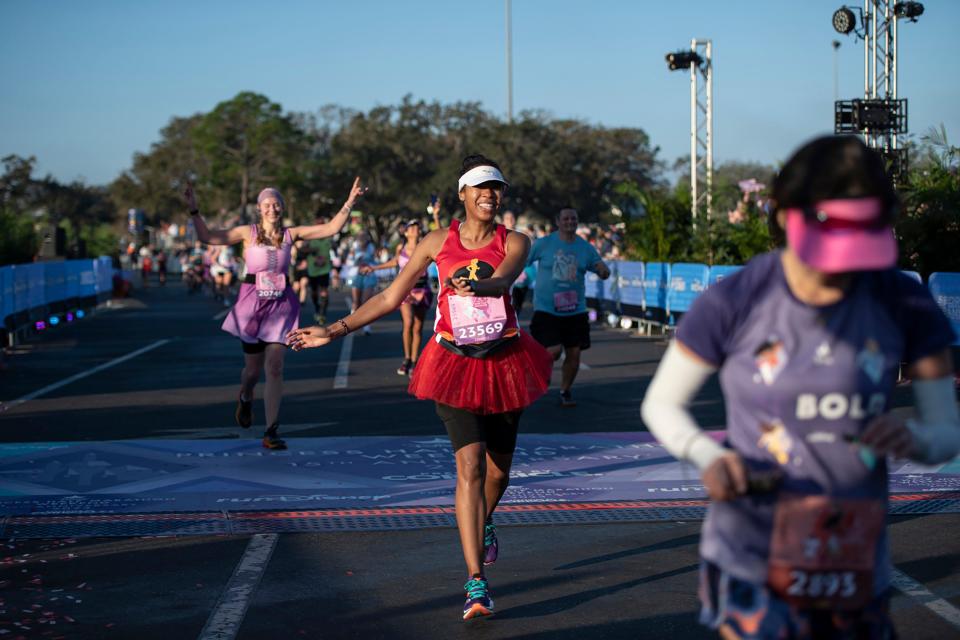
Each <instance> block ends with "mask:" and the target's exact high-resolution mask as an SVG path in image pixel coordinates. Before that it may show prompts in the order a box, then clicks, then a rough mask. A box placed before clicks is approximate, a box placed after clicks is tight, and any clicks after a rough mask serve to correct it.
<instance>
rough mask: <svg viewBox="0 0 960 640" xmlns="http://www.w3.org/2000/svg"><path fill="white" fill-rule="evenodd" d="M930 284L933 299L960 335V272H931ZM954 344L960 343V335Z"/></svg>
mask: <svg viewBox="0 0 960 640" xmlns="http://www.w3.org/2000/svg"><path fill="white" fill-rule="evenodd" d="M928 286H929V287H930V293H931V294H932V295H933V299H934V300H936V301H937V304H938V305H940V308H941V309H943V312H944V313H945V314H946V315H947V317H948V318H950V324H951V325H952V326H953V332H954V333H955V334H957V336H960V273H943V272H937V273H931V274H930V280H929V284H928ZM954 344H955V345H960V337H958V338H957V340H955V341H954Z"/></svg>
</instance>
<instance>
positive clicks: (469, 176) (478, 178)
mask: <svg viewBox="0 0 960 640" xmlns="http://www.w3.org/2000/svg"><path fill="white" fill-rule="evenodd" d="M491 181H496V182H502V183H503V184H504V185H505V186H506V185H509V184H510V183H509V182H507V181H506V180H505V179H504V177H503V174H502V173H500V170H499V169H497V168H496V167H491V166H489V165H483V166H480V167H474V168H473V169H470V171H467V172H466V173H465V174H463V175H462V176H460V180H459V181H458V182H457V191H460V190H462V189H463V188H464V187H465V186H467V185H470V186H471V187H475V186H477V185H478V184H483V183H484V182H491Z"/></svg>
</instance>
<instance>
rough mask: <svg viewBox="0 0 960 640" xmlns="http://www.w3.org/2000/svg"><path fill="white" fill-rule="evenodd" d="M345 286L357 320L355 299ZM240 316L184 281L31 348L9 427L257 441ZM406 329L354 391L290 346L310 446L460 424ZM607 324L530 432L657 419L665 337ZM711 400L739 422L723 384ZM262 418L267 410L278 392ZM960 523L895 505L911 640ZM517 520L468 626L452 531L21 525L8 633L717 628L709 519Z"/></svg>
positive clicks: (290, 418)
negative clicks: (226, 323)
mask: <svg viewBox="0 0 960 640" xmlns="http://www.w3.org/2000/svg"><path fill="white" fill-rule="evenodd" d="M333 301H334V302H333V305H332V309H331V312H332V313H331V316H333V317H336V316H337V315H338V314H342V313H344V312H345V307H344V300H343V294H335V296H334V298H333ZM222 311H223V307H221V306H218V305H217V304H216V303H214V301H213V300H212V299H210V298H208V297H204V296H188V295H187V294H186V293H185V291H184V290H183V289H182V288H181V287H180V286H179V285H177V284H173V285H169V286H168V287H167V288H165V289H159V288H156V287H153V288H150V289H147V290H145V291H144V290H140V291H138V292H137V294H136V297H135V298H133V299H129V300H126V301H121V302H120V303H119V304H116V305H115V306H113V307H112V308H110V309H106V310H103V311H101V312H99V313H97V314H96V315H95V316H94V317H91V318H87V319H84V320H83V321H81V322H79V323H76V324H74V325H70V326H67V327H62V328H57V329H56V330H53V331H50V332H48V333H47V334H45V335H42V336H40V337H39V338H38V339H36V340H34V341H32V342H31V343H29V344H28V345H25V346H23V347H21V348H19V349H18V350H17V353H16V354H14V355H13V356H12V357H11V358H10V360H9V364H10V368H9V369H8V370H6V371H2V372H0V401H2V402H3V403H4V404H3V405H2V406H0V430H2V433H3V441H4V442H50V441H78V440H112V439H129V438H134V439H136V438H170V437H173V438H187V439H197V438H213V437H238V435H241V434H239V432H238V430H237V428H236V427H235V426H234V425H233V418H232V415H233V408H234V402H235V397H236V392H237V384H238V380H239V372H240V367H241V364H242V357H241V353H240V348H239V346H238V344H237V343H236V341H235V340H234V339H232V338H230V337H229V336H227V335H226V334H224V333H222V332H221V331H220V330H219V321H218V320H217V319H215V317H216V316H218V315H220V314H221V312H222ZM304 319H305V320H306V319H307V313H306V312H305V313H304ZM399 327H400V323H399V315H398V314H393V315H392V316H390V317H388V318H386V319H384V320H382V321H380V322H378V323H376V325H375V326H374V333H373V335H371V336H363V335H357V336H356V337H355V339H354V340H353V347H352V352H351V354H350V364H349V376H348V378H347V381H348V385H347V388H345V389H334V379H335V376H336V372H337V368H338V363H339V362H340V360H341V356H342V353H341V348H342V343H334V344H333V345H332V346H331V347H328V348H323V349H317V350H311V351H309V352H304V353H289V354H288V358H287V363H286V371H285V377H286V382H285V397H284V401H283V407H282V409H281V416H282V424H283V425H289V427H290V432H289V437H288V440H289V441H290V442H291V445H292V446H296V439H297V437H303V436H309V437H323V436H340V435H386V434H417V435H421V434H423V435H442V434H443V430H442V426H441V425H440V423H439V420H438V419H437V418H436V416H435V414H434V410H433V407H432V405H431V404H430V403H425V402H418V401H415V400H413V399H411V398H410V397H408V396H407V395H406V392H405V388H406V385H405V381H404V379H403V378H401V377H400V376H398V375H397V374H396V373H395V369H396V367H397V365H398V364H399V363H400V360H401V356H402V351H401V348H400V340H399ZM593 339H594V348H592V349H591V350H589V351H587V352H586V353H585V354H584V362H585V363H586V365H587V366H588V367H589V368H587V369H584V370H582V371H581V373H580V377H579V379H578V381H577V385H576V386H575V388H574V391H575V395H576V398H577V400H578V401H579V406H578V407H576V408H575V409H562V408H561V407H559V403H558V401H557V397H556V394H555V393H553V394H551V395H549V396H547V397H545V398H543V399H541V400H540V401H539V402H538V403H537V404H535V405H534V406H533V407H531V408H530V409H529V410H528V411H527V412H526V413H525V414H524V417H523V423H522V432H527V433H578V432H591V431H638V430H642V429H643V426H642V424H641V422H640V419H639V415H638V413H639V412H638V407H639V403H640V400H641V398H642V395H643V392H644V389H645V387H646V384H647V382H648V381H649V378H650V376H651V375H652V373H653V371H654V369H655V367H656V364H657V362H658V359H659V357H660V355H661V354H662V351H663V348H664V346H665V345H664V344H663V342H662V341H661V340H658V339H650V338H639V337H635V336H630V335H628V334H626V333H623V332H620V331H613V330H604V329H599V328H598V329H596V330H595V331H594V333H593ZM141 350H142V351H141ZM138 352H139V353H138ZM134 353H138V355H134V356H133V357H129V358H128V359H126V360H124V361H122V362H119V363H116V364H113V365H112V366H109V367H107V368H103V369H100V370H97V367H101V366H103V365H104V364H107V363H112V362H114V361H115V360H117V359H119V358H123V357H125V356H128V355H129V354H134ZM73 377H75V378H74V379H73V380H72V381H70V382H68V383H66V384H63V383H64V381H66V380H70V379H71V378H73ZM38 391H43V393H41V394H39V395H36V396H35V397H31V396H32V395H33V394H36V393H37V392H38ZM897 399H898V402H899V403H901V404H902V403H905V402H908V401H909V392H908V391H907V390H904V391H901V392H899V393H898V398H897ZM694 412H695V414H696V415H697V417H698V419H699V420H700V421H701V424H703V425H705V426H707V427H709V428H720V427H721V426H722V424H723V407H722V401H721V399H720V393H719V389H718V387H717V386H716V383H715V382H711V383H710V384H709V385H708V386H707V388H706V389H705V390H704V392H703V393H702V394H701V397H700V398H699V399H698V401H697V402H696V404H695V406H694ZM256 417H257V418H258V424H259V425H260V426H262V409H261V406H260V405H259V403H258V404H257V406H256ZM317 424H319V425H320V426H314V427H311V426H310V425H317ZM243 437H253V436H252V435H243ZM958 525H960V516H957V515H938V514H931V515H921V516H911V517H898V518H895V519H893V520H892V521H891V529H890V531H891V544H892V551H893V559H894V564H895V566H896V568H897V570H898V572H899V573H898V575H900V576H903V577H904V582H902V584H904V585H907V584H910V586H909V587H907V586H904V587H903V590H902V591H898V592H896V596H895V598H894V600H893V609H894V618H895V620H896V622H897V624H898V628H899V630H900V633H901V635H902V637H904V638H960V612H958V607H960V577H958V566H960V536H957V535H956V529H954V527H956V526H958ZM500 537H501V541H502V553H501V559H500V561H499V562H498V563H497V565H495V566H494V567H492V568H491V570H490V572H489V577H490V582H491V588H492V593H493V597H494V598H495V600H496V608H497V614H496V615H495V616H494V617H493V618H492V619H489V620H482V621H476V622H472V623H467V624H465V623H463V622H462V621H460V619H459V611H460V605H461V604H462V596H461V591H460V586H461V585H462V583H463V580H464V575H463V573H464V570H463V562H462V557H461V553H460V549H459V544H458V541H457V536H456V532H455V531H454V530H453V529H444V528H439V529H422V530H414V531H381V532H373V531H370V532H366V531H346V532H330V533H284V534H265V535H258V536H184V537H157V538H109V539H107V538H101V539H89V538H88V539H66V540H9V539H8V540H0V544H2V545H4V546H5V548H4V549H3V553H0V632H2V631H4V630H6V631H9V633H3V634H2V635H0V637H3V638H16V637H21V636H22V637H24V638H32V637H51V638H54V637H64V638H138V639H139V638H144V639H145V638H165V639H169V638H225V639H226V638H234V637H236V638H299V637H304V638H391V639H404V638H460V637H470V638H518V639H519V638H529V639H540V638H543V639H546V638H551V639H552V638H577V639H578V640H589V639H600V638H603V639H607V638H638V637H641V638H700V637H714V636H713V635H712V634H710V633H707V632H706V631H704V630H703V629H702V628H701V627H699V626H698V625H697V622H696V611H697V602H696V584H697V543H698V539H699V524H698V523H696V522H661V523H629V524H626V523H621V524H571V525H551V526H539V525H537V526H534V525H526V526H502V527H501V528H500ZM911 579H912V580H913V582H912V583H909V582H908V581H909V580H911ZM41 620H43V621H44V622H41Z"/></svg>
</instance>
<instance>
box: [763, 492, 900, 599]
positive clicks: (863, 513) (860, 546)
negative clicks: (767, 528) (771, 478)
mask: <svg viewBox="0 0 960 640" xmlns="http://www.w3.org/2000/svg"><path fill="white" fill-rule="evenodd" d="M885 516H886V509H885V507H884V503H883V501H882V500H879V499H859V500H854V499H840V498H831V497H829V496H799V495H792V494H785V495H783V496H781V497H780V498H778V500H777V506H776V511H775V515H774V524H773V536H772V538H771V540H770V560H769V572H768V575H767V583H768V585H769V586H770V589H771V590H773V591H774V592H775V593H777V595H779V596H780V597H781V598H783V599H784V600H786V601H788V602H790V603H791V604H793V605H795V606H798V607H802V608H814V609H859V608H862V607H864V606H866V605H867V604H868V603H869V602H870V600H871V599H872V598H873V567H874V561H875V557H874V554H875V552H876V546H877V541H878V540H879V538H880V534H881V532H882V531H883V523H884V517H885Z"/></svg>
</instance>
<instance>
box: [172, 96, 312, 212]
mask: <svg viewBox="0 0 960 640" xmlns="http://www.w3.org/2000/svg"><path fill="white" fill-rule="evenodd" d="M191 133H192V138H193V141H194V145H195V149H196V150H197V152H198V153H199V155H200V156H201V158H202V159H203V160H204V164H205V169H206V171H207V173H206V174H205V175H202V176H199V178H200V181H201V182H200V186H201V189H200V191H203V190H207V192H208V193H209V195H210V196H213V197H215V198H216V200H215V202H214V205H215V206H218V208H219V207H222V208H226V209H239V210H240V211H241V212H243V211H245V210H246V207H247V205H248V204H251V203H252V202H253V199H254V196H255V195H256V191H258V190H259V189H261V188H263V187H266V186H275V187H277V188H279V189H280V190H281V191H283V192H284V193H286V194H287V198H286V199H287V206H288V209H290V210H296V208H297V206H298V205H299V202H298V198H297V197H295V195H294V192H293V189H295V188H296V187H297V186H298V185H299V184H300V183H301V179H302V178H303V176H302V174H301V173H300V168H301V167H302V162H301V160H302V159H303V156H304V155H305V153H304V152H305V146H306V145H305V144H304V139H303V132H302V131H301V130H300V129H298V128H297V127H296V126H295V124H294V119H293V118H292V117H291V116H289V115H285V114H284V113H283V109H282V107H281V106H280V105H279V104H277V103H275V102H271V101H270V100H269V99H268V98H267V97H266V96H263V95H260V94H257V93H252V92H247V91H245V92H242V93H239V94H237V95H236V96H235V97H234V98H232V99H231V100H227V101H225V102H221V103H220V104H218V105H217V106H216V107H214V109H213V111H211V112H210V113H208V114H206V115H204V116H203V117H202V118H201V119H200V121H199V122H198V123H197V126H196V128H195V129H193V131H192V132H191Z"/></svg>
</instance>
